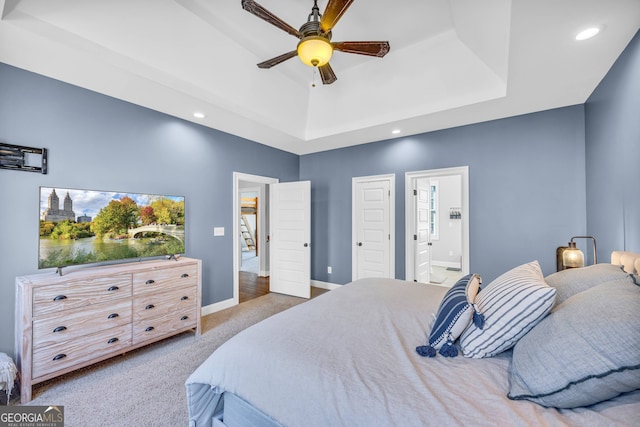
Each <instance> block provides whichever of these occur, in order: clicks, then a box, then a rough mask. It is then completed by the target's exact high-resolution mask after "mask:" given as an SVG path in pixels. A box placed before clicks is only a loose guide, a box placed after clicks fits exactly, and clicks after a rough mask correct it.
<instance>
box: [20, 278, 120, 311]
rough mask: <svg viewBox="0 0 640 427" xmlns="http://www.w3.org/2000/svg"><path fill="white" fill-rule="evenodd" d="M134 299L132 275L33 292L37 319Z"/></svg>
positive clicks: (39, 289) (59, 285)
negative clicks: (98, 304)
mask: <svg viewBox="0 0 640 427" xmlns="http://www.w3.org/2000/svg"><path fill="white" fill-rule="evenodd" d="M130 296H131V274H119V275H115V276H106V277H96V278H93V279H88V280H79V281H69V282H65V283H58V284H55V285H51V286H43V287H36V288H34V289H33V316H34V317H38V316H42V315H45V314H49V313H56V312H60V311H63V310H71V309H74V308H80V307H86V306H88V305H91V304H97V303H101V302H105V301H111V300H114V299H118V298H125V297H130Z"/></svg>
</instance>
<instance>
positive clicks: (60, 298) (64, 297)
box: [53, 295, 67, 301]
mask: <svg viewBox="0 0 640 427" xmlns="http://www.w3.org/2000/svg"><path fill="white" fill-rule="evenodd" d="M63 299H67V296H66V295H58V296H57V297H55V298H54V299H53V300H54V301H62V300H63Z"/></svg>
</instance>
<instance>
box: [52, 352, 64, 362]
mask: <svg viewBox="0 0 640 427" xmlns="http://www.w3.org/2000/svg"><path fill="white" fill-rule="evenodd" d="M65 357H67V355H66V354H64V353H60V354H57V355H55V356H54V357H53V361H54V362H55V361H57V360H61V359H64V358H65Z"/></svg>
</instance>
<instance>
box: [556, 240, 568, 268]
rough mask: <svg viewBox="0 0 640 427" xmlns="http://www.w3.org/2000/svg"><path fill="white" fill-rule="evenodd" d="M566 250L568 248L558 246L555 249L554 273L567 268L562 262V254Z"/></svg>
mask: <svg viewBox="0 0 640 427" xmlns="http://www.w3.org/2000/svg"><path fill="white" fill-rule="evenodd" d="M567 249H569V247H568V246H559V247H558V249H556V271H562V270H566V269H567V267H565V266H564V263H563V262H562V254H563V253H564V251H566V250H567Z"/></svg>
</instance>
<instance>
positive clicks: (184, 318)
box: [180, 316, 189, 320]
mask: <svg viewBox="0 0 640 427" xmlns="http://www.w3.org/2000/svg"><path fill="white" fill-rule="evenodd" d="M188 318H189V316H182V317H181V318H180V320H187V319H188Z"/></svg>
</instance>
